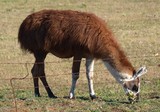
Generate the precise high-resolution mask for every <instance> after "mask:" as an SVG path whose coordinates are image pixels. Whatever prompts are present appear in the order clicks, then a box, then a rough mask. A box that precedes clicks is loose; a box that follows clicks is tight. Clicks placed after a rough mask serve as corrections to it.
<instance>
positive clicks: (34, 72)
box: [31, 64, 40, 97]
mask: <svg viewBox="0 0 160 112" xmlns="http://www.w3.org/2000/svg"><path fill="white" fill-rule="evenodd" d="M36 69H37V68H36V65H35V64H34V66H33V68H32V70H31V72H32V77H33V83H34V94H35V97H40V93H39V78H38V74H37V70H36Z"/></svg>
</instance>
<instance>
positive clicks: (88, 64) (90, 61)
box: [86, 59, 96, 100]
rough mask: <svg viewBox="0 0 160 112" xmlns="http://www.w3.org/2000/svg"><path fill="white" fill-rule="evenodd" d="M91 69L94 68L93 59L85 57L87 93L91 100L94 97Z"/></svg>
mask: <svg viewBox="0 0 160 112" xmlns="http://www.w3.org/2000/svg"><path fill="white" fill-rule="evenodd" d="M93 70H94V59H86V75H87V79H88V86H89V94H90V97H91V99H92V100H93V99H95V98H96V96H95V92H94V88H93Z"/></svg>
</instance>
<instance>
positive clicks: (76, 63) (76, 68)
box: [69, 57, 81, 99]
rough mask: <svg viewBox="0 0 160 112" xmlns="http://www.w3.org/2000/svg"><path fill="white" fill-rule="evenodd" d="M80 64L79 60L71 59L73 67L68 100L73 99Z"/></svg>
mask: <svg viewBox="0 0 160 112" xmlns="http://www.w3.org/2000/svg"><path fill="white" fill-rule="evenodd" d="M80 64H81V58H77V57H74V58H73V65H72V85H71V90H70V93H69V98H70V99H73V98H75V94H74V91H75V88H76V82H77V80H78V78H79V69H80Z"/></svg>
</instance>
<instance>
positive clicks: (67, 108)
mask: <svg viewBox="0 0 160 112" xmlns="http://www.w3.org/2000/svg"><path fill="white" fill-rule="evenodd" d="M159 6H160V1H159V0H79V1H78V0H0V8H1V10H0V48H1V49H0V112H14V111H15V104H14V103H15V102H14V99H15V98H16V101H17V102H16V103H17V109H18V111H19V112H159V111H160V67H158V66H157V65H158V64H160V8H159ZM41 9H60V10H65V9H71V10H78V11H85V12H92V13H95V14H96V15H97V16H99V17H101V18H103V19H104V20H105V21H106V22H107V25H108V27H110V28H111V29H112V30H113V33H114V35H115V36H116V37H117V40H118V41H119V43H120V44H121V46H122V47H123V49H124V51H125V52H126V55H127V56H128V57H129V59H130V61H131V62H132V64H133V65H134V66H135V68H136V69H138V68H139V67H140V66H141V65H146V66H147V68H148V73H147V74H146V75H145V76H143V77H142V78H141V79H142V80H141V100H140V102H137V103H135V104H133V105H131V104H128V103H127V99H126V97H125V95H124V92H123V89H122V87H121V86H120V85H119V84H118V83H117V82H116V81H115V80H114V79H113V77H112V76H111V75H110V74H109V73H108V71H105V70H106V69H105V68H104V66H103V65H102V63H101V61H97V62H96V65H95V76H94V83H95V84H94V85H95V91H96V95H97V96H98V97H99V98H98V99H96V100H94V101H91V100H90V99H89V95H88V86H87V80H86V77H85V67H84V62H82V68H81V76H80V79H79V81H78V84H77V89H76V96H77V98H76V99H75V100H69V99H66V98H63V97H64V96H67V95H68V92H69V90H70V85H71V74H70V73H71V64H72V62H71V59H69V60H61V59H59V58H56V57H54V56H53V55H51V54H49V55H48V57H47V59H46V62H48V63H46V75H47V80H48V82H49V84H50V86H51V88H52V90H53V91H54V92H55V94H56V95H57V96H58V97H59V98H57V99H50V98H48V97H47V94H46V92H45V90H44V88H43V86H42V84H41V85H40V86H41V88H40V91H41V95H42V97H40V98H35V97H34V94H33V83H32V77H31V73H30V69H31V67H32V63H33V62H34V58H33V56H32V55H31V54H28V53H27V54H24V53H23V52H22V51H21V50H20V48H19V44H18V42H17V33H18V28H19V26H20V24H21V22H22V21H23V19H24V18H25V17H26V16H27V15H29V14H31V13H33V12H35V11H39V10H41ZM25 63H28V64H27V69H28V71H29V76H27V77H26V78H25V79H23V80H21V79H14V80H12V84H13V85H12V87H11V83H10V81H11V79H12V78H23V77H25V76H26V75H27V69H26V64H25ZM12 89H14V93H15V98H13V92H12Z"/></svg>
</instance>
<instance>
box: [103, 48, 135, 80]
mask: <svg viewBox="0 0 160 112" xmlns="http://www.w3.org/2000/svg"><path fill="white" fill-rule="evenodd" d="M113 50H114V51H111V52H110V53H111V54H110V56H109V57H108V58H109V59H107V60H104V61H103V62H104V64H105V66H106V67H107V69H108V70H109V71H110V73H111V74H112V75H113V76H114V78H115V79H116V80H117V81H118V82H119V83H121V81H120V80H121V79H125V78H127V79H128V78H131V77H132V76H133V74H134V72H135V70H134V68H133V66H132V64H131V63H130V62H129V61H128V59H127V57H126V56H125V54H124V52H123V51H122V50H120V49H118V48H116V49H113Z"/></svg>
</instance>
